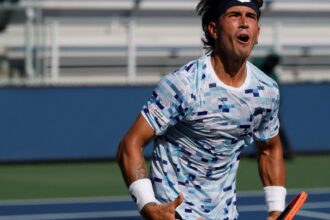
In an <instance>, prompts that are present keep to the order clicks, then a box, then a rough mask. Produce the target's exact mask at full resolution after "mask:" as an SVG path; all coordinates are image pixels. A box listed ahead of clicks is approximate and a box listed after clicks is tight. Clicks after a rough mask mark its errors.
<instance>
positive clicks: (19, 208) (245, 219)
mask: <svg viewBox="0 0 330 220" xmlns="http://www.w3.org/2000/svg"><path fill="white" fill-rule="evenodd" d="M304 191H306V192H307V193H308V194H309V197H308V200H307V202H306V203H305V205H304V207H303V208H302V209H301V210H300V212H299V213H298V215H297V217H295V218H294V219H295V220H312V219H329V220H330V189H318V190H316V189H313V190H304ZM298 192H299V191H291V190H290V191H289V195H288V197H287V201H289V200H291V199H292V198H293V197H294V195H296V194H297V193H298ZM237 203H238V209H239V213H240V217H239V219H240V220H251V219H252V220H258V219H263V220H264V219H266V211H265V205H264V197H263V194H262V193H250V192H249V193H248V192H246V193H240V194H239V195H238V202H237ZM64 219H84V220H86V219H89V220H92V219H93V220H96V219H97V220H101V219H104V220H105V219H109V220H115V219H118V220H138V219H142V218H141V217H140V216H139V213H138V212H137V210H136V206H135V204H134V203H133V202H132V201H131V199H130V198H129V197H116V198H114V197H112V198H93V199H61V200H22V201H2V202H0V220H64Z"/></svg>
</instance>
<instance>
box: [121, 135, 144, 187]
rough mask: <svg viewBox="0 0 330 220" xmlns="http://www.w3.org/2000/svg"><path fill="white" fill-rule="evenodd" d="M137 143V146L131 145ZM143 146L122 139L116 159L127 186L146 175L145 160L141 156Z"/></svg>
mask: <svg viewBox="0 0 330 220" xmlns="http://www.w3.org/2000/svg"><path fill="white" fill-rule="evenodd" d="M132 145H139V146H132ZM142 149H143V147H142V146H141V144H139V143H134V142H133V143H132V142H131V141H127V140H125V139H123V140H122V141H121V143H120V146H119V150H118V152H117V156H116V158H117V161H118V164H119V167H120V169H121V172H122V175H123V178H124V180H125V183H126V185H127V186H129V185H130V184H131V183H133V182H134V181H136V180H138V179H142V178H146V177H147V175H148V171H147V165H146V161H145V159H144V157H143V150H142Z"/></svg>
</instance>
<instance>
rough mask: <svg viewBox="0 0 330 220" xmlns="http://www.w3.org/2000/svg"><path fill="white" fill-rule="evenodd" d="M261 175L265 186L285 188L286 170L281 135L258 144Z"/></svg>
mask: <svg viewBox="0 0 330 220" xmlns="http://www.w3.org/2000/svg"><path fill="white" fill-rule="evenodd" d="M257 146H258V148H259V159H258V164H259V175H260V178H261V181H262V184H263V185H264V186H285V168H284V160H283V152H282V144H281V140H280V137H279V135H276V136H275V137H273V138H271V139H269V140H268V141H265V142H261V141H260V142H258V143H257Z"/></svg>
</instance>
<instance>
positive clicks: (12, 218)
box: [0, 210, 140, 220]
mask: <svg viewBox="0 0 330 220" xmlns="http://www.w3.org/2000/svg"><path fill="white" fill-rule="evenodd" d="M137 216H140V214H139V212H138V211H127V210H123V211H112V212H86V213H84V212H79V213H65V214H64V213H63V214H30V215H7V216H0V220H58V219H86V218H116V217H137Z"/></svg>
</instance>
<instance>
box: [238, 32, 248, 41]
mask: <svg viewBox="0 0 330 220" xmlns="http://www.w3.org/2000/svg"><path fill="white" fill-rule="evenodd" d="M249 39H250V37H249V35H247V34H240V35H239V36H238V40H239V41H241V42H244V43H247V42H248V41H249Z"/></svg>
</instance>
